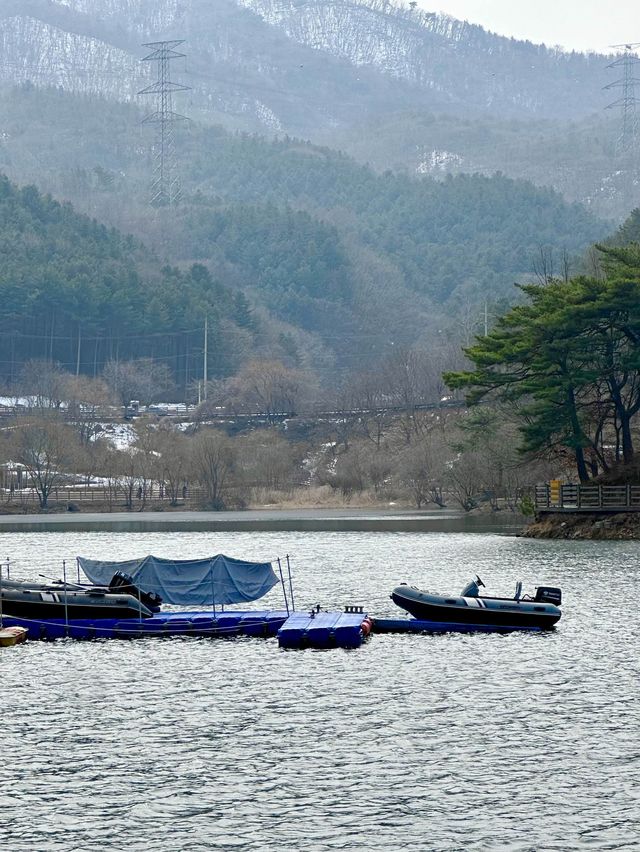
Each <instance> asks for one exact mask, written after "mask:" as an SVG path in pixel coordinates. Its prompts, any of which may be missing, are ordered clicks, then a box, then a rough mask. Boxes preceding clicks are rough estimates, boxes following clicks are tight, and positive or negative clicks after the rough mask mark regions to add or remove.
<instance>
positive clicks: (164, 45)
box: [138, 39, 190, 207]
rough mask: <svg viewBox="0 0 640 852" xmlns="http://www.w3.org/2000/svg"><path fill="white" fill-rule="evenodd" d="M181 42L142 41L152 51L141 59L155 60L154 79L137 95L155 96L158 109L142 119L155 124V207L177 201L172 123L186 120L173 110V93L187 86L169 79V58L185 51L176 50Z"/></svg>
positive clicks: (146, 60)
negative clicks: (155, 72) (156, 66)
mask: <svg viewBox="0 0 640 852" xmlns="http://www.w3.org/2000/svg"><path fill="white" fill-rule="evenodd" d="M181 44H184V39H175V40H173V41H154V42H149V43H148V44H143V45H142V46H143V47H148V48H150V49H151V51H152V52H151V53H150V54H149V55H148V56H145V57H144V58H143V59H142V62H157V63H158V79H157V81H156V82H155V83H153V84H152V85H151V86H147V88H146V89H142V90H141V91H140V92H138V94H139V95H155V96H156V98H157V109H156V110H155V112H152V113H151V114H150V115H148V116H147V117H146V118H145V119H144V121H143V124H155V125H156V126H157V138H156V145H155V149H154V167H153V180H152V183H151V204H153V205H154V206H155V207H165V206H170V205H174V204H177V203H178V201H179V200H180V195H181V192H180V180H179V177H178V169H177V159H176V144H175V133H174V125H175V124H176V122H178V121H186V120H187V118H186V116H184V115H180V114H179V113H177V112H174V111H173V93H174V92H185V91H188V90H189V89H190V86H183V85H182V84H181V83H172V82H171V81H170V80H169V63H170V62H171V60H172V59H180V58H182V57H184V56H185V55H186V54H184V53H177V52H176V50H175V48H176V47H179V46H180V45H181Z"/></svg>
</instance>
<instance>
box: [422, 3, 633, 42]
mask: <svg viewBox="0 0 640 852" xmlns="http://www.w3.org/2000/svg"><path fill="white" fill-rule="evenodd" d="M419 2H420V5H421V6H422V7H423V8H424V9H427V10H428V11H431V12H446V13H447V14H449V15H453V16H454V17H455V18H460V19H462V20H467V21H471V23H474V24H481V25H482V26H483V27H485V28H486V29H490V30H493V32H496V33H499V34H500V35H506V36H515V37H516V38H523V39H529V40H530V41H534V42H544V43H545V44H547V45H555V44H561V45H562V46H563V47H565V48H567V49H569V50H571V49H575V50H587V49H593V50H598V51H599V52H606V53H608V52H611V51H609V50H608V49H607V48H608V45H610V44H619V43H620V42H623V41H640V4H638V2H637V0H636V2H632V0H614V2H608V3H605V2H604V0H419Z"/></svg>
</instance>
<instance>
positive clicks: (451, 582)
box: [0, 533, 640, 852]
mask: <svg viewBox="0 0 640 852" xmlns="http://www.w3.org/2000/svg"><path fill="white" fill-rule="evenodd" d="M0 542H1V544H2V545H3V546H4V550H3V551H2V552H4V553H10V554H11V556H12V558H13V559H15V560H16V565H15V567H14V575H15V576H18V575H20V574H22V575H24V576H34V577H35V576H36V575H37V574H38V573H45V574H52V575H57V574H59V573H60V570H59V564H60V562H61V560H62V559H63V558H66V559H71V560H72V559H73V557H74V556H75V555H76V554H82V555H94V554H95V553H105V552H108V553H109V554H111V555H112V556H113V557H114V558H129V557H134V556H138V555H142V554H144V553H147V552H154V553H156V554H159V555H165V556H181V557H185V556H201V555H205V554H208V553H211V552H217V551H223V552H227V553H229V554H230V555H235V556H243V557H247V558H258V559H260V558H270V557H272V556H274V555H275V554H278V553H280V554H283V553H286V552H289V553H292V554H293V555H294V560H293V564H294V567H295V570H296V574H297V578H296V579H297V583H296V585H297V589H298V602H299V603H300V605H302V606H308V605H311V604H313V603H315V602H316V601H320V602H321V603H322V604H323V606H327V607H336V606H342V605H343V604H345V603H363V604H366V605H367V606H368V607H370V608H371V610H372V611H375V612H376V613H377V614H392V613H394V607H393V604H392V603H391V602H390V601H389V599H388V595H389V591H390V589H391V588H392V587H393V586H394V585H395V584H397V583H398V582H400V581H403V580H406V581H408V582H415V583H416V584H418V585H421V586H423V587H426V588H431V589H432V590H440V591H443V592H454V591H457V590H458V588H459V587H461V586H462V584H463V582H464V581H465V580H466V579H467V576H468V575H469V574H472V573H475V572H479V573H480V574H481V575H482V576H483V577H484V579H485V581H486V582H488V581H490V583H491V588H492V589H495V590H496V591H498V592H501V593H509V592H510V591H511V589H512V588H513V586H514V583H515V581H516V580H517V579H523V580H524V581H525V583H526V584H527V585H529V586H531V585H533V584H535V583H536V582H540V583H548V584H550V585H560V586H562V587H563V593H564V597H565V601H566V605H565V607H564V609H565V617H564V619H563V620H562V621H561V622H560V626H559V628H558V629H557V630H556V631H555V632H554V633H553V634H549V635H534V634H517V635H511V636H491V635H477V636H473V635H453V634H451V635H444V636H435V637H421V636H388V637H382V636H374V637H372V639H371V640H370V641H369V643H368V644H367V645H366V646H365V647H364V648H362V649H360V650H358V651H356V652H346V651H332V652H314V651H305V652H283V651H279V650H278V648H277V644H276V642H275V641H274V640H269V641H259V640H252V639H241V640H236V641H220V640H218V641H216V640H202V639H188V638H184V637H180V638H176V639H173V640H162V641H155V640H153V639H140V640H138V641H132V642H119V641H111V642H109V641H98V642H93V643H74V642H72V641H66V640H65V641H59V642H56V643H48V644H44V643H35V642H34V643H31V644H28V645H26V646H22V647H20V648H15V649H9V650H8V651H3V652H2V655H1V656H0V676H1V679H0V698H1V700H2V707H3V736H2V765H3V774H4V784H3V785H2V789H1V791H0V814H2V816H1V817H0V849H10V848H11V849H15V850H18V852H20V850H24V851H25V852H63V850H64V852H68V850H70V849H77V850H82V852H94V850H95V852H98V850H100V852H122V850H125V849H126V850H127V852H148V850H149V849H150V848H161V849H162V850H164V852H204V850H211V849H216V850H239V849H241V850H246V852H254V850H255V852H258V850H259V852H262V850H267V849H269V850H270V849H279V850H287V851H288V850H292V852H293V850H296V852H297V850H300V849H305V850H309V852H329V850H337V849H340V850H373V852H378V850H380V852H382V850H405V849H407V850H408V849H411V850H429V852H431V850H433V852H440V850H442V852H451V850H495V849H505V850H513V852H539V850H543V849H544V850H562V852H566V850H570V849H571V850H573V849H589V850H609V849H611V850H613V849H615V850H632V849H634V850H637V849H638V848H640V845H639V843H638V837H639V836H640V792H639V791H640V783H639V782H640V746H639V745H638V744H639V743H640V714H639V713H638V705H637V696H638V683H639V675H640V666H639V664H638V656H637V651H636V648H635V641H636V639H637V635H638V614H637V609H636V608H635V606H634V605H633V602H632V601H630V600H629V589H633V588H634V587H635V585H636V584H635V583H634V580H637V579H638V569H637V567H635V561H636V560H635V556H636V550H637V545H635V544H633V543H589V542H536V541H529V540H518V539H509V538H501V537H497V536H491V535H476V536H472V535H459V534H450V535H446V534H411V533H403V534H390V533H384V534H375V533H374V534H372V533H369V534H364V533H334V534H332V533H322V534H321V533H307V534H304V535H296V534H292V533H286V534H285V533H230V534H224V535H223V534H211V533H201V534H199V533H184V534H181V533H178V534H176V533H171V534H162V533H153V534H110V533H96V534H89V533H77V534H65V535H61V534H55V533H41V534H12V535H8V534H3V535H0ZM43 553H46V554H47V556H46V562H43V561H42V559H43V558H42V554H43ZM629 566H633V567H629ZM266 604H267V605H273V606H279V605H280V601H279V600H278V597H277V590H274V591H273V592H272V593H270V596H269V598H268V599H267V601H266Z"/></svg>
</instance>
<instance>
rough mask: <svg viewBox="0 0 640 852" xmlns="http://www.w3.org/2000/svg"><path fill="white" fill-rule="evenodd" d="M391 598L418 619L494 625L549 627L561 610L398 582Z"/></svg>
mask: <svg viewBox="0 0 640 852" xmlns="http://www.w3.org/2000/svg"><path fill="white" fill-rule="evenodd" d="M391 599H392V600H393V602H394V603H395V604H396V606H399V607H400V608H401V609H404V610H405V611H406V612H408V613H409V614H410V615H412V616H413V617H414V618H417V619H420V620H421V621H434V622H448V623H452V624H477V625H493V626H496V627H505V628H507V627H537V628H540V629H542V630H549V629H550V628H552V627H553V626H554V625H555V624H556V623H557V622H558V621H559V619H560V617H561V615H562V613H561V611H560V610H559V609H558V607H556V606H553V605H552V604H543V603H540V604H539V603H537V602H535V601H516V600H510V599H509V598H484V597H483V598H463V597H457V598H445V597H443V596H441V595H432V594H430V593H429V592H422V591H420V590H419V589H415V588H414V587H413V586H398V587H397V588H395V589H394V590H393V593H392V595H391Z"/></svg>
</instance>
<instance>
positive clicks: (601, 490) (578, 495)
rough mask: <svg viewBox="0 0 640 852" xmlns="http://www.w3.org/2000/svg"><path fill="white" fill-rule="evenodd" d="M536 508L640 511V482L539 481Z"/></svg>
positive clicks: (559, 510)
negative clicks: (568, 483)
mask: <svg viewBox="0 0 640 852" xmlns="http://www.w3.org/2000/svg"><path fill="white" fill-rule="evenodd" d="M535 506H536V512H539V513H544V512H640V485H564V484H561V483H558V482H556V481H552V482H550V483H547V484H545V485H537V486H536V490H535Z"/></svg>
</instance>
